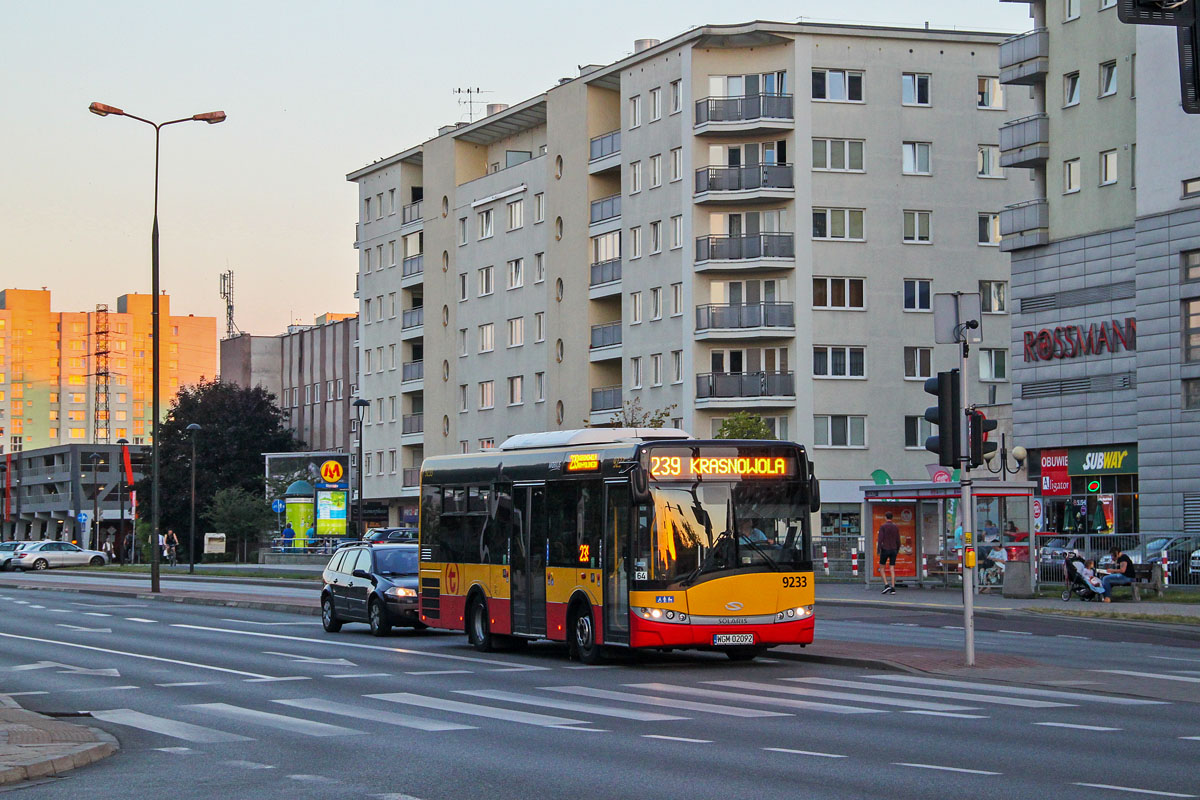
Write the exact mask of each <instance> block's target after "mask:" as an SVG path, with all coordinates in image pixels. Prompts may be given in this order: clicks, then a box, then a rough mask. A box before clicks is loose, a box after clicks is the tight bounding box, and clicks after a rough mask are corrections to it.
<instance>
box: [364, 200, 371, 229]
mask: <svg viewBox="0 0 1200 800" xmlns="http://www.w3.org/2000/svg"><path fill="white" fill-rule="evenodd" d="M370 221H371V198H369V197H368V198H366V199H365V200H363V222H364V223H369V222H370Z"/></svg>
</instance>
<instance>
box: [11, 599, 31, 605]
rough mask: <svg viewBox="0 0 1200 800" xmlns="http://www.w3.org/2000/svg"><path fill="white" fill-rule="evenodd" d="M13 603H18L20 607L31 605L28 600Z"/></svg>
mask: <svg viewBox="0 0 1200 800" xmlns="http://www.w3.org/2000/svg"><path fill="white" fill-rule="evenodd" d="M13 602H14V603H16V604H17V605H19V606H27V605H29V601H28V600H13Z"/></svg>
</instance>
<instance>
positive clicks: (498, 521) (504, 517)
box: [485, 486, 520, 564]
mask: <svg viewBox="0 0 1200 800" xmlns="http://www.w3.org/2000/svg"><path fill="white" fill-rule="evenodd" d="M519 519H520V517H519V516H518V515H517V514H516V513H515V510H514V509H513V499H512V487H511V486H497V487H496V510H495V513H494V514H493V515H492V520H491V524H489V525H488V535H487V541H486V542H485V544H486V545H487V549H488V563H489V564H507V563H508V542H509V539H510V538H511V537H512V536H513V535H514V534H515V532H516V530H517V526H518V525H519V523H518V520H519Z"/></svg>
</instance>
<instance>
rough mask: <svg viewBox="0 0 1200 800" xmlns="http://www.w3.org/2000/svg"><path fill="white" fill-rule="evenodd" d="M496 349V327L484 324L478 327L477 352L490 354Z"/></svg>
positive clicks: (488, 323) (489, 323)
mask: <svg viewBox="0 0 1200 800" xmlns="http://www.w3.org/2000/svg"><path fill="white" fill-rule="evenodd" d="M495 348H496V326H495V324H494V323H491V322H485V323H483V324H482V325H480V326H479V352H481V353H490V352H492V350H494V349H495Z"/></svg>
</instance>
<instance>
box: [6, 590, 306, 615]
mask: <svg viewBox="0 0 1200 800" xmlns="http://www.w3.org/2000/svg"><path fill="white" fill-rule="evenodd" d="M11 588H13V589H20V590H23V591H26V592H69V593H71V594H97V595H101V596H103V597H123V598H126V599H129V598H135V599H138V600H156V601H159V602H167V603H184V604H187V605H197V606H226V607H228V608H252V609H255V610H258V611H278V612H281V613H287V614H300V615H302V616H312V617H317V616H320V615H321V607H320V606H316V605H314V606H300V605H294V604H290V603H270V602H265V601H257V600H218V599H216V598H211V597H186V596H177V595H161V594H138V593H134V592H121V591H116V590H114V589H102V588H100V589H80V588H75V587H69V588H63V587H59V586H13V587H11Z"/></svg>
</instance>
